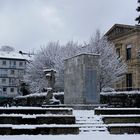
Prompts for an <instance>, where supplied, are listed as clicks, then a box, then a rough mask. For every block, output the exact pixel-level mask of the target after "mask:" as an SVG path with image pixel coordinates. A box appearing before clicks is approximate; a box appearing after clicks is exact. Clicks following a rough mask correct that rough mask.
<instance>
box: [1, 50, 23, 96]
mask: <svg viewBox="0 0 140 140" xmlns="http://www.w3.org/2000/svg"><path fill="white" fill-rule="evenodd" d="M25 68H26V58H25V56H23V55H21V54H19V53H15V52H9V53H8V52H0V95H2V96H8V97H14V96H16V95H18V94H19V85H20V82H21V81H22V79H23V75H24V74H25Z"/></svg>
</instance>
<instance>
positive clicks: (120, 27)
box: [104, 24, 140, 39]
mask: <svg viewBox="0 0 140 140" xmlns="http://www.w3.org/2000/svg"><path fill="white" fill-rule="evenodd" d="M137 31H140V26H139V25H125V24H114V25H113V26H112V27H111V28H110V29H109V30H108V31H107V32H106V33H105V35H104V36H107V37H108V39H115V38H117V37H120V36H124V35H127V34H130V33H133V32H137Z"/></svg>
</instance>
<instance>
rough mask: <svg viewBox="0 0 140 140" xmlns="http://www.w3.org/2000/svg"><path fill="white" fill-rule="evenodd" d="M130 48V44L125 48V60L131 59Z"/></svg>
mask: <svg viewBox="0 0 140 140" xmlns="http://www.w3.org/2000/svg"><path fill="white" fill-rule="evenodd" d="M131 48H132V45H131V44H129V45H127V47H126V60H130V59H131Z"/></svg>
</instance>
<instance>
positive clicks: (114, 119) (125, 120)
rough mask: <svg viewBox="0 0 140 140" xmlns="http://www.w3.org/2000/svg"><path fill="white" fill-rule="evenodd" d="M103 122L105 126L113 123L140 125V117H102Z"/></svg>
mask: <svg viewBox="0 0 140 140" xmlns="http://www.w3.org/2000/svg"><path fill="white" fill-rule="evenodd" d="M102 120H103V122H104V123H105V124H112V123H140V116H136V115H135V116H133V115H122V116H120V115H119V116H118V115H114V116H113V115H111V116H102Z"/></svg>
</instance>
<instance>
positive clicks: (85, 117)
mask: <svg viewBox="0 0 140 140" xmlns="http://www.w3.org/2000/svg"><path fill="white" fill-rule="evenodd" d="M20 108H21V107H20ZM73 113H74V115H75V116H76V121H77V124H76V125H74V126H83V127H82V128H80V129H81V130H85V127H87V129H86V130H89V132H88V131H87V132H82V133H81V132H80V134H78V135H16V136H6V135H5V136H0V140H124V139H126V140H140V135H139V134H136V135H135V134H133V135H128V134H124V135H111V134H109V132H108V131H103V132H99V131H98V130H105V127H106V125H104V124H102V121H101V116H97V115H94V110H74V111H73ZM25 116H26V115H25ZM29 116H30V115H29ZM78 122H79V124H78ZM92 125H93V127H92ZM133 125H136V124H133ZM3 126H5V127H6V126H12V127H15V128H17V127H19V128H21V127H22V128H33V127H32V126H31V125H20V126H17V125H11V124H7V125H3ZM35 126H37V125H34V127H35ZM39 126H50V127H52V126H56V125H55V124H51V125H44V124H43V125H39ZM59 126H63V125H59ZM65 126H66V125H65ZM68 126H69V127H71V126H73V125H68ZM93 129H95V130H96V131H90V130H93Z"/></svg>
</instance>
